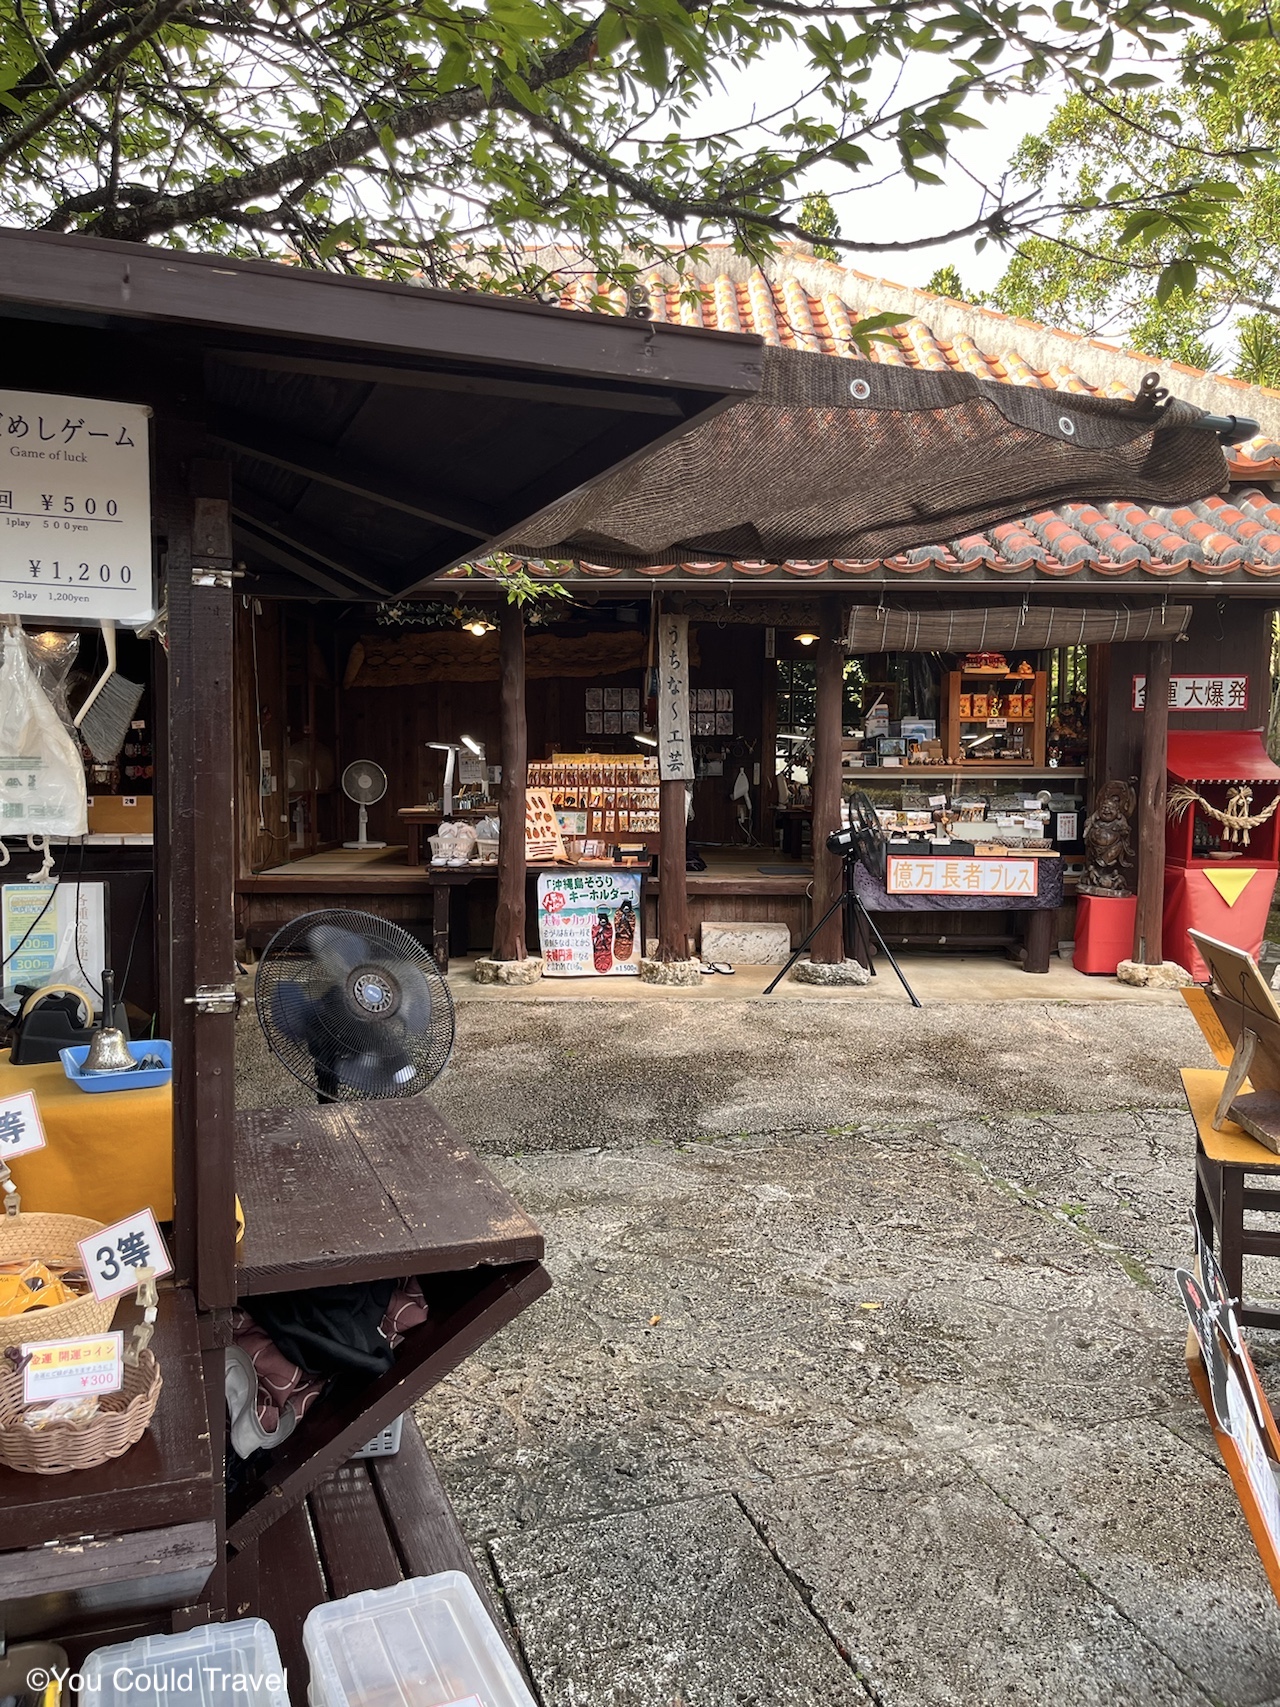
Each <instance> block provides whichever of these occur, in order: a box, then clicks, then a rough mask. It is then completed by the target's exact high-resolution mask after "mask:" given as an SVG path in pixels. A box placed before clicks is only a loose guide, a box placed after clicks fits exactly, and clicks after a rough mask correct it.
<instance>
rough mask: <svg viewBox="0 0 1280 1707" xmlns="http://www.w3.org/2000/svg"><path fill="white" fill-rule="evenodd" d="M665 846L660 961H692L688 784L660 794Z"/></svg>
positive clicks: (660, 885) (660, 897) (661, 861)
mask: <svg viewBox="0 0 1280 1707" xmlns="http://www.w3.org/2000/svg"><path fill="white" fill-rule="evenodd" d="M658 811H659V818H658V822H659V827H660V829H661V831H662V847H661V849H660V850H659V853H658V959H659V960H687V959H688V958H689V891H688V883H687V881H686V876H685V868H684V861H685V845H686V844H685V812H686V808H685V784H684V783H683V782H664V783H663V784H662V785H661V787H660V788H659V791H658Z"/></svg>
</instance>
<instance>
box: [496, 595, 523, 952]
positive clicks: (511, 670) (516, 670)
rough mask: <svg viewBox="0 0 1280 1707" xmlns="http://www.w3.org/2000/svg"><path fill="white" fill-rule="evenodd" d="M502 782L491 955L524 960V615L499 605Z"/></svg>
mask: <svg viewBox="0 0 1280 1707" xmlns="http://www.w3.org/2000/svg"><path fill="white" fill-rule="evenodd" d="M498 626H499V636H498V640H499V651H498V656H499V667H500V671H501V687H500V695H501V699H500V705H499V711H500V716H501V728H502V783H501V786H500V788H499V792H498V816H499V833H498V910H497V913H496V914H495V916H494V922H493V958H494V959H495V960H524V959H525V958H526V956H527V955H528V952H529V950H528V948H527V946H526V944H525V908H524V887H525V859H524V792H525V783H526V780H527V777H528V771H529V719H528V712H527V710H526V707H525V695H524V616H523V614H522V613H521V610H520V607H519V605H515V604H505V605H503V607H502V615H501V616H500V617H499V619H498Z"/></svg>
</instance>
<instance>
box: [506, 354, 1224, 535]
mask: <svg viewBox="0 0 1280 1707" xmlns="http://www.w3.org/2000/svg"><path fill="white" fill-rule="evenodd" d="M1201 413H1202V411H1201V410H1199V409H1196V408H1194V407H1193V406H1192V405H1191V404H1188V403H1182V402H1179V401H1177V400H1171V401H1169V402H1168V403H1165V404H1163V405H1161V406H1159V407H1157V406H1156V405H1155V403H1154V402H1152V401H1151V400H1150V399H1144V400H1142V401H1140V402H1138V403H1127V402H1119V401H1113V400H1111V399H1103V398H1097V397H1090V396H1077V395H1075V394H1074V393H1069V392H1059V391H1040V390H1035V389H1032V388H1031V387H1029V386H1017V385H1003V384H999V383H996V382H993V381H982V380H977V379H974V378H973V377H972V376H971V375H969V374H960V373H919V372H916V371H915V370H913V369H909V368H896V367H889V366H881V365H880V364H878V363H875V362H869V361H848V360H843V359H841V358H838V357H834V356H822V355H810V354H807V353H805V352H802V351H798V350H782V349H774V348H768V349H766V350H765V366H764V383H763V385H762V387H761V389H760V391H759V392H758V393H757V394H756V395H755V396H753V397H751V398H749V399H747V400H745V401H743V402H740V403H736V404H734V405H733V406H732V407H731V408H729V409H726V410H725V411H724V412H723V413H721V414H719V415H717V416H716V417H715V418H714V419H712V420H711V421H708V422H706V423H705V424H704V425H702V426H699V427H695V428H694V429H693V430H692V431H691V432H689V433H686V434H685V435H683V436H682V437H680V438H678V439H676V440H674V441H673V442H672V443H670V444H668V445H665V446H663V447H661V448H660V449H658V450H656V451H652V452H649V453H647V454H645V455H643V456H641V457H638V458H636V459H635V460H634V461H632V462H630V463H628V464H626V465H624V466H623V467H622V468H621V469H619V470H617V471H616V472H615V473H613V474H611V475H608V476H606V477H605V478H604V479H603V480H601V481H599V482H597V483H596V484H595V485H592V486H588V487H584V488H583V489H582V490H581V491H579V492H576V493H574V494H573V495H572V496H570V497H568V498H566V499H564V500H563V501H562V502H560V503H558V504H555V505H553V506H552V507H551V508H549V509H547V510H544V511H543V512H542V514H541V515H538V516H535V517H534V518H533V519H532V520H531V521H529V522H525V523H523V524H522V525H521V526H520V529H519V532H518V535H517V536H516V537H515V538H514V539H512V540H509V541H506V542H505V543H506V545H507V548H508V549H509V550H512V551H516V552H520V553H523V554H524V555H526V556H530V557H541V558H574V557H587V558H589V559H590V560H591V561H593V562H597V563H601V564H606V565H609V566H616V567H619V568H627V567H629V566H633V565H643V564H657V563H664V562H668V561H671V560H672V559H677V560H678V559H686V558H698V557H708V556H710V557H720V556H732V557H736V558H756V559H764V560H768V561H774V562H777V561H783V560H786V559H792V560H797V559H819V558H831V557H839V558H852V559H859V560H868V559H878V558H883V557H891V556H893V555H894V554H895V553H897V552H900V551H907V550H910V549H911V548H912V547H913V546H919V545H933V544H940V543H942V542H944V541H946V540H952V539H961V538H963V537H964V536H965V535H966V534H970V533H975V532H978V531H980V530H982V529H984V528H988V527H992V526H995V525H996V524H998V523H1000V522H1003V521H1012V520H1014V519H1015V518H1017V517H1018V516H1025V515H1027V514H1029V513H1033V512H1035V511H1037V510H1043V509H1049V508H1051V507H1052V506H1053V505H1055V504H1060V503H1064V502H1077V503H1083V502H1088V503H1099V502H1104V501H1105V500H1107V499H1109V498H1130V499H1133V500H1135V501H1136V502H1139V503H1154V504H1178V503H1190V502H1192V501H1193V500H1195V499H1197V498H1205V497H1208V496H1209V494H1210V493H1213V492H1218V491H1220V490H1221V489H1222V488H1223V486H1224V485H1225V484H1226V478H1227V468H1226V461H1225V458H1224V457H1223V454H1222V449H1221V447H1220V445H1219V444H1218V441H1217V439H1216V437H1215V436H1214V434H1213V433H1211V432H1205V431H1202V430H1197V429H1196V428H1194V427H1193V426H1192V425H1191V423H1192V422H1194V421H1195V420H1196V419H1197V418H1198V417H1199V416H1200V415H1201Z"/></svg>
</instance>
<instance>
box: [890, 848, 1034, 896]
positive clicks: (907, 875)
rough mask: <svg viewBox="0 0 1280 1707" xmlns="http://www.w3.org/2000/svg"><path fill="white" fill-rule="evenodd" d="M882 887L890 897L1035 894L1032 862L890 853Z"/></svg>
mask: <svg viewBox="0 0 1280 1707" xmlns="http://www.w3.org/2000/svg"><path fill="white" fill-rule="evenodd" d="M885 888H886V889H887V890H888V892H889V894H890V895H988V896H1001V895H1008V896H1010V897H1017V896H1026V895H1030V896H1032V897H1034V896H1035V895H1036V894H1037V893H1038V892H1039V878H1038V866H1037V862H1036V861H1035V860H1034V859H964V858H956V859H945V858H943V859H936V858H929V857H928V856H924V857H922V858H919V859H917V858H913V857H911V856H909V855H907V854H890V855H889V861H888V874H887V878H886V882H885Z"/></svg>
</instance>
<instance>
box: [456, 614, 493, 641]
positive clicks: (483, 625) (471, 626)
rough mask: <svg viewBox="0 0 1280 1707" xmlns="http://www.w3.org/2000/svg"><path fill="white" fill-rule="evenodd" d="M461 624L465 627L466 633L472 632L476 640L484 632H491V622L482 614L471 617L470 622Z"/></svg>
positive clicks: (484, 633)
mask: <svg viewBox="0 0 1280 1707" xmlns="http://www.w3.org/2000/svg"><path fill="white" fill-rule="evenodd" d="M462 626H463V627H464V628H465V629H466V631H467V633H468V634H474V635H475V637H476V639H477V640H479V639H481V638H482V637H483V636H484V635H486V634H492V633H493V624H492V623H491V622H486V621H485V619H484V617H482V616H477V617H475V618H473V620H472V621H471V622H464V623H463V625H462Z"/></svg>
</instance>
